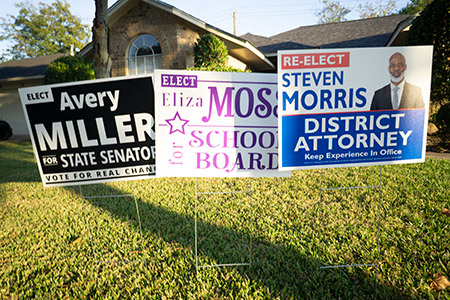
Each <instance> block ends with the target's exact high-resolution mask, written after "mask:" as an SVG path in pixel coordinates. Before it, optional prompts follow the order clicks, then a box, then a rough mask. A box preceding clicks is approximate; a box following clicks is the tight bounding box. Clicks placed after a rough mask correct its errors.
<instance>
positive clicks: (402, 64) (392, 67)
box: [389, 63, 405, 69]
mask: <svg viewBox="0 0 450 300" xmlns="http://www.w3.org/2000/svg"><path fill="white" fill-rule="evenodd" d="M395 67H397V68H404V67H405V64H404V63H398V64H390V65H389V68H390V69H394V68H395Z"/></svg>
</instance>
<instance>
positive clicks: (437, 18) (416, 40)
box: [406, 0, 450, 105]
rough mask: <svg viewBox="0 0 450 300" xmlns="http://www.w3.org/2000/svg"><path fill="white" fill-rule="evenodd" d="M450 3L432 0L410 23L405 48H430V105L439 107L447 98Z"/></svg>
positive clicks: (449, 72)
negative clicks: (434, 104) (431, 55)
mask: <svg viewBox="0 0 450 300" xmlns="http://www.w3.org/2000/svg"><path fill="white" fill-rule="evenodd" d="M449 25H450V1H448V0H434V1H433V2H432V3H431V4H430V5H428V6H427V7H426V8H425V9H424V10H423V11H422V13H421V14H420V15H419V16H418V17H417V18H416V19H415V20H414V21H413V23H412V26H411V29H410V31H409V33H408V36H407V39H406V42H407V44H408V45H433V46H434V51H433V73H432V82H431V102H433V103H436V104H439V105H443V104H445V103H448V102H449V98H450V97H449V96H450V82H449V78H450V60H449V57H450V28H449Z"/></svg>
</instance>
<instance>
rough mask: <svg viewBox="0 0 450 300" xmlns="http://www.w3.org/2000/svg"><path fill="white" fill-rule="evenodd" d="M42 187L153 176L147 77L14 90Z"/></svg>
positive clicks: (150, 87)
mask: <svg viewBox="0 0 450 300" xmlns="http://www.w3.org/2000/svg"><path fill="white" fill-rule="evenodd" d="M19 93H20V98H21V101H22V105H23V109H24V111H25V116H26V120H27V123H28V129H29V132H30V136H31V141H32V143H33V148H34V152H35V155H36V159H37V163H38V167H39V171H40V174H41V178H42V182H43V183H44V186H46V187H49V186H66V185H79V184H90V183H101V182H108V181H119V180H131V179H142V178H149V177H153V176H154V175H155V132H154V130H155V129H154V93H153V83H152V77H151V76H145V77H122V78H120V77H118V78H111V79H104V80H90V81H82V82H75V83H64V84H54V85H44V86H38V87H30V88H22V89H19Z"/></svg>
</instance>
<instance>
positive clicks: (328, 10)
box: [316, 0, 350, 24]
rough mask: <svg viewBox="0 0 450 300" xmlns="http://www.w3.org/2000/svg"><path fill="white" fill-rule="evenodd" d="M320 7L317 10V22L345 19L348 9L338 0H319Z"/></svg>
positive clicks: (334, 21)
mask: <svg viewBox="0 0 450 300" xmlns="http://www.w3.org/2000/svg"><path fill="white" fill-rule="evenodd" d="M319 2H320V3H321V4H322V8H321V9H320V10H319V11H318V12H317V14H316V15H317V16H318V17H319V24H326V23H336V22H342V21H346V20H347V19H346V17H345V16H346V15H348V14H349V13H350V9H348V8H347V7H345V6H343V5H342V4H341V3H340V2H339V1H338V0H319Z"/></svg>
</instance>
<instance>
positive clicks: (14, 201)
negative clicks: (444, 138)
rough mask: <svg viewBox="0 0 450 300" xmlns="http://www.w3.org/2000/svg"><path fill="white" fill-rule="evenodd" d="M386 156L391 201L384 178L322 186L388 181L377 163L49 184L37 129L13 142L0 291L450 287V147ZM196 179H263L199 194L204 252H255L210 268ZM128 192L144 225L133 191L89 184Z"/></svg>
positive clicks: (1, 164)
mask: <svg viewBox="0 0 450 300" xmlns="http://www.w3.org/2000/svg"><path fill="white" fill-rule="evenodd" d="M381 170H382V182H383V187H382V190H381V207H379V190H378V189H377V188H374V189H352V190H337V191H335V190H331V191H323V192H322V193H321V191H320V187H321V180H322V184H323V187H337V186H355V185H368V186H371V185H378V180H379V174H380V167H378V166H376V167H361V168H340V169H329V170H323V172H322V176H321V171H320V170H309V171H296V172H293V173H292V177H291V178H253V179H207V178H204V179H198V180H196V179H193V178H159V179H151V180H145V181H128V182H118V183H109V184H98V185H87V186H83V187H81V188H80V187H66V188H43V185H42V183H41V182H40V177H39V172H38V169H37V166H36V163H35V161H34V157H33V152H32V148H31V145H30V143H12V142H1V143H0V298H1V299H9V298H12V299H15V298H39V299H54V298H70V299H73V298H155V299H166V298H167V299H172V298H177V299H211V298H212V299H230V298H233V299H235V298H237V299H242V298H243V299H267V298H270V299H277V298H279V299H290V298H292V299H331V298H340V299H372V298H374V299H416V298H419V299H423V298H426V299H433V298H434V299H450V293H449V290H450V288H447V289H445V290H441V291H437V290H435V289H432V288H431V287H430V284H431V283H432V282H433V276H434V275H435V274H440V275H444V276H446V277H447V278H450V263H449V262H450V253H449V251H450V250H449V249H450V239H449V236H450V234H449V224H450V222H449V221H450V218H449V217H447V216H446V215H444V214H443V213H442V212H441V210H442V208H450V201H449V199H450V160H442V159H427V160H426V162H425V163H423V164H411V165H391V166H383V167H382V168H381ZM321 177H322V179H321ZM196 186H197V190H198V192H200V193H203V192H220V191H237V190H240V191H246V190H251V191H252V192H251V193H238V194H225V195H223V194H222V195H221V194H213V195H205V194H200V195H198V197H197V208H198V210H197V211H198V215H197V217H198V264H199V265H201V266H203V265H212V264H228V263H251V265H250V266H238V267H216V268H201V269H199V272H198V274H197V272H196V261H195V243H194V240H195V239H194V236H195V233H194V228H195V226H194V224H195V221H194V220H195V203H196V202H195V199H196V197H195V191H196ZM120 194H135V195H136V201H137V204H138V207H139V211H140V218H141V228H142V234H141V230H140V226H139V219H138V217H137V213H136V206H135V201H134V198H133V197H115V198H89V199H85V198H84V197H83V196H98V195H120ZM379 226H380V227H379ZM378 228H380V230H379V231H378ZM378 236H380V238H379V239H378ZM104 261H107V262H116V261H134V262H131V263H105V262H104ZM373 263H378V264H379V267H378V268H377V267H375V266H363V267H351V268H327V269H323V268H321V267H322V266H330V265H345V264H373Z"/></svg>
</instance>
